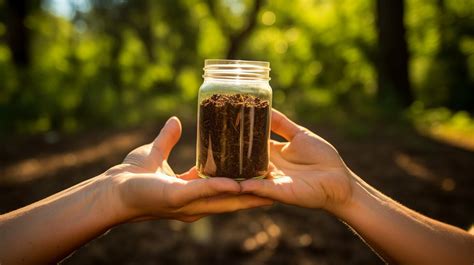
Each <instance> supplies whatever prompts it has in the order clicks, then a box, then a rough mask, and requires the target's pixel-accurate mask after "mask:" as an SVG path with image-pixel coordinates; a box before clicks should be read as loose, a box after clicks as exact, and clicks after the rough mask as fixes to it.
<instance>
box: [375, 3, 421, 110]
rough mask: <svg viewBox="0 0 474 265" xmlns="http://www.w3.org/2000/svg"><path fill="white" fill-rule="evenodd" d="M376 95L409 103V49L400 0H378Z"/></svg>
mask: <svg viewBox="0 0 474 265" xmlns="http://www.w3.org/2000/svg"><path fill="white" fill-rule="evenodd" d="M376 9H377V12H376V14H377V31H378V48H379V53H378V65H377V71H378V79H377V83H378V96H379V98H380V99H382V100H383V101H385V102H386V101H393V99H395V100H394V101H395V102H396V104H399V105H402V106H408V105H410V104H411V103H412V102H413V94H412V91H411V87H410V82H409V79H408V58H409V55H408V49H407V42H406V39H405V26H404V24H403V15H404V2H403V0H377V7H376Z"/></svg>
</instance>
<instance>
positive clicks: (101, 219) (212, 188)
mask: <svg viewBox="0 0 474 265" xmlns="http://www.w3.org/2000/svg"><path fill="white" fill-rule="evenodd" d="M180 135H181V124H180V122H179V120H178V119H177V118H175V117H173V118H171V119H169V120H168V122H167V123H166V124H165V126H164V127H163V129H162V130H161V132H160V134H159V135H158V137H157V138H156V139H155V140H154V141H153V142H152V143H150V144H148V145H144V146H141V147H139V148H137V149H135V150H133V151H132V152H131V153H130V154H129V155H128V156H127V157H126V158H125V160H124V161H123V163H122V164H120V165H117V166H114V167H112V168H111V169H109V170H107V171H106V172H104V173H103V174H101V175H99V176H96V177H94V178H91V179H89V180H86V181H84V182H82V183H79V184H77V185H75V186H73V187H71V188H69V189H67V190H64V191H61V192H59V193H57V194H54V195H52V196H50V197H48V198H46V199H43V200H41V201H39V202H36V203H34V204H31V205H29V206H26V207H24V208H21V209H18V210H16V211H13V212H10V213H6V214H3V215H1V216H0V264H2V265H7V264H51V263H55V262H57V261H60V260H62V259H63V258H64V257H66V256H68V255H69V254H70V253H72V252H73V251H74V250H75V249H77V248H78V247H80V246H81V245H83V244H85V243H86V242H88V241H90V240H92V239H93V238H95V237H97V236H99V235H101V234H102V233H104V232H106V231H107V230H109V229H110V228H112V227H114V226H116V225H118V224H121V223H126V222H134V221H141V220H148V219H176V220H181V221H185V222H192V221H195V220H197V219H199V218H201V217H203V216H206V215H210V214H218V213H224V212H233V211H237V210H241V209H248V208H253V207H259V206H265V205H271V204H272V203H273V201H272V200H271V199H268V198H260V197H258V196H255V195H251V194H241V193H240V189H241V188H240V185H239V183H237V182H235V181H233V180H231V179H228V178H213V179H200V178H199V177H198V175H197V173H196V170H195V169H194V168H191V169H190V170H189V171H187V172H185V173H183V174H180V175H175V174H174V172H173V170H172V169H171V167H170V166H169V165H168V162H167V158H168V156H169V154H170V151H171V150H172V148H173V146H174V145H175V144H176V142H177V141H178V139H179V137H180Z"/></svg>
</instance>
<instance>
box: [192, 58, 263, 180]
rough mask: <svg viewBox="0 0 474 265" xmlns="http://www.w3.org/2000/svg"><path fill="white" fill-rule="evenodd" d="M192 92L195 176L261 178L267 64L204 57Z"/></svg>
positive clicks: (240, 178) (237, 178) (241, 178)
mask: <svg viewBox="0 0 474 265" xmlns="http://www.w3.org/2000/svg"><path fill="white" fill-rule="evenodd" d="M203 78H204V82H203V84H202V85H201V87H200V89H199V96H198V124H197V151H196V152H197V154H196V168H197V170H198V173H199V176H201V177H203V178H208V177H228V178H233V179H235V180H245V179H250V178H263V177H265V175H266V174H267V171H268V160H269V145H268V141H269V138H270V115H271V110H272V89H271V87H270V84H269V80H270V63H268V62H260V61H243V60H215V59H212V60H205V63H204V75H203Z"/></svg>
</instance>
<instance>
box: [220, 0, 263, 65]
mask: <svg viewBox="0 0 474 265" xmlns="http://www.w3.org/2000/svg"><path fill="white" fill-rule="evenodd" d="M262 2H263V1H262V0H254V5H253V7H252V10H251V11H250V14H249V17H248V20H247V24H246V26H245V27H244V28H243V29H242V30H241V31H240V32H238V33H237V34H235V35H232V36H230V46H229V49H228V50H227V56H226V58H227V59H238V58H237V55H238V51H239V49H240V46H241V45H242V43H243V42H244V41H245V40H246V39H247V38H248V37H249V36H250V34H251V33H252V31H253V30H254V28H255V26H256V25H257V20H258V13H259V12H260V9H261V7H262Z"/></svg>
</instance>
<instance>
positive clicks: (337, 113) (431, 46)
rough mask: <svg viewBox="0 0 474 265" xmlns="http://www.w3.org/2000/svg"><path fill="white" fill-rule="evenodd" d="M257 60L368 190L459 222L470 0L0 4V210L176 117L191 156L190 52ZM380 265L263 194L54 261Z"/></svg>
mask: <svg viewBox="0 0 474 265" xmlns="http://www.w3.org/2000/svg"><path fill="white" fill-rule="evenodd" d="M208 58H232V59H248V60H263V61H269V62H270V63H271V68H272V71H271V77H272V80H271V82H270V83H271V86H272V88H273V92H274V94H273V103H274V106H275V107H276V108H278V109H280V110H282V111H283V112H284V113H286V114H287V115H289V116H290V117H292V118H293V119H295V120H296V121H298V122H299V123H302V124H304V125H305V126H307V127H308V128H310V129H312V130H314V131H315V132H317V133H318V134H320V135H321V136H322V137H324V138H326V139H328V140H329V141H330V142H331V143H333V144H334V146H336V148H337V149H338V150H339V152H340V153H341V155H342V157H343V158H344V160H345V162H346V163H347V164H348V165H349V166H350V167H351V169H353V170H354V171H355V172H357V173H358V174H360V176H361V177H362V178H364V179H365V180H366V181H367V182H368V183H370V184H371V185H374V186H375V187H376V188H377V189H379V190H381V191H382V192H383V193H385V194H387V195H389V196H391V197H393V198H395V199H396V200H397V201H399V202H401V203H403V204H405V205H407V206H408V207H410V208H412V209H414V210H416V211H420V212H421V213H423V214H426V215H428V216H430V217H434V218H436V219H439V220H441V221H444V222H447V223H450V224H453V225H456V226H459V227H461V228H463V229H469V228H471V230H473V231H474V208H473V207H474V194H473V192H472V187H474V178H473V174H472V172H473V169H474V168H473V165H474V116H473V115H474V5H473V3H472V0H418V1H403V0H392V1H387V0H292V1H286V0H160V1H158V0H157V1H153V0H137V1H132V0H30V1H28V0H0V139H1V140H0V213H5V212H8V211H11V210H13V209H16V208H18V207H21V206H24V205H26V204H29V203H32V202H34V201H36V200H39V199H41V198H44V197H46V196H48V195H51V194H53V193H55V192H58V191H60V190H63V189H65V188H67V187H70V186H71V185H74V184H76V183H78V182H80V181H83V180H85V179H87V178H90V177H92V176H95V175H97V174H100V173H101V172H103V171H104V170H106V169H107V168H109V167H110V166H112V165H114V164H117V163H120V162H121V161H122V159H123V157H124V156H125V155H126V154H127V153H128V152H129V151H130V150H132V149H133V148H134V147H136V146H138V145H140V144H143V143H147V142H149V141H151V139H153V138H154V137H155V136H156V133H157V132H158V131H159V128H160V127H161V126H162V123H163V121H164V120H165V119H166V118H167V117H169V116H170V115H177V116H178V117H180V118H181V119H182V121H183V127H184V132H183V137H182V140H181V142H180V143H179V144H178V146H177V147H176V149H175V150H174V151H173V153H172V156H171V158H170V164H171V165H172V166H173V168H174V169H175V171H176V172H181V171H183V170H186V169H188V168H189V167H191V166H192V165H193V164H194V162H195V137H196V135H195V117H196V116H195V115H196V109H197V102H196V99H197V92H198V89H199V86H200V84H201V82H202V77H201V75H202V67H203V64H204V59H208ZM156 263H161V264H186V265H193V264H228V265H232V264H255V265H257V264H272V265H275V264H301V265H310V264H361V265H362V264H379V263H380V260H379V259H378V257H377V256H376V255H375V254H373V253H372V252H371V251H370V250H369V249H368V248H367V247H366V246H365V245H364V244H363V243H362V241H360V240H359V239H358V238H357V237H356V236H354V234H353V233H352V232H351V231H350V230H348V229H347V227H346V226H345V225H343V224H342V223H340V222H338V221H337V220H336V219H335V218H333V217H331V216H329V215H327V214H324V213H322V212H318V211H313V210H308V209H299V208H295V207H288V206H284V205H276V206H274V207H271V208H269V209H256V210H252V211H243V212H239V213H232V214H224V215H219V216H212V217H208V218H204V219H202V220H200V221H198V222H196V223H193V224H183V223H180V222H175V221H159V222H144V223H137V224H129V225H122V226H121V227H118V228H115V229H113V230H112V231H111V232H110V233H109V234H107V236H104V237H101V238H99V239H97V240H95V241H93V242H92V243H90V244H88V245H87V246H85V247H84V248H82V249H81V250H79V251H78V252H76V253H75V254H74V255H73V256H72V258H70V259H68V260H66V261H65V262H64V264H156Z"/></svg>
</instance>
